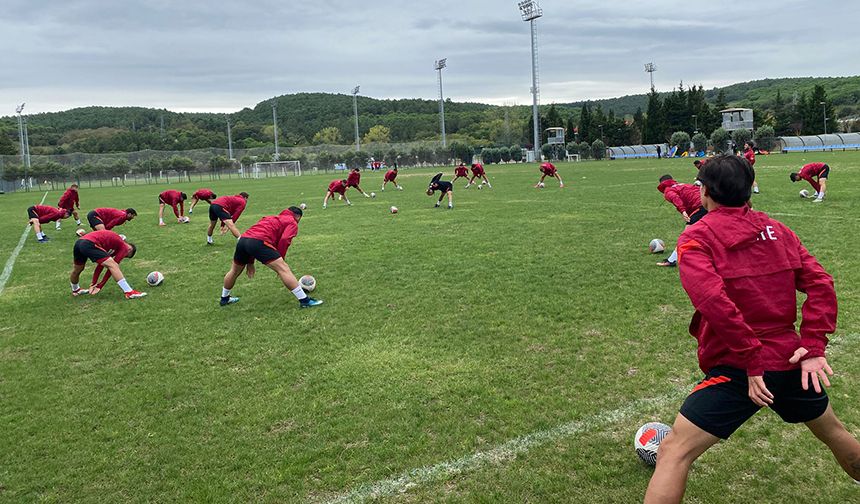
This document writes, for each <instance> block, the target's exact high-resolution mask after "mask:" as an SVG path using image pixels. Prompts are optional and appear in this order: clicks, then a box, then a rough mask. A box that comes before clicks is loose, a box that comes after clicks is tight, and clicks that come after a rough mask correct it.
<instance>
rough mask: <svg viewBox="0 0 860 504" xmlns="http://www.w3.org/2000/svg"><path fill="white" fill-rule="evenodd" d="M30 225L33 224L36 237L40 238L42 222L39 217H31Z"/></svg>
mask: <svg viewBox="0 0 860 504" xmlns="http://www.w3.org/2000/svg"><path fill="white" fill-rule="evenodd" d="M30 225H31V226H33V231H34V232H35V233H36V237H37V238H38V237H39V236H41V234H42V223H40V222H39V219H30Z"/></svg>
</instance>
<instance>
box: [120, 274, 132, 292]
mask: <svg viewBox="0 0 860 504" xmlns="http://www.w3.org/2000/svg"><path fill="white" fill-rule="evenodd" d="M116 284H117V285H119V288H120V289H122V291H123V292H125V293H126V294H128V293H129V292H131V291H133V290H134V289H132V288H131V285H129V284H128V281H127V280H126V279H125V278H123V279H121V280H119V281H118V282H117V283H116Z"/></svg>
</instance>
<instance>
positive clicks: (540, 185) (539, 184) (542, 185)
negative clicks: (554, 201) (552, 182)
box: [538, 182, 546, 189]
mask: <svg viewBox="0 0 860 504" xmlns="http://www.w3.org/2000/svg"><path fill="white" fill-rule="evenodd" d="M538 187H540V188H541V189H543V188H544V187H546V184H544V183H543V182H538Z"/></svg>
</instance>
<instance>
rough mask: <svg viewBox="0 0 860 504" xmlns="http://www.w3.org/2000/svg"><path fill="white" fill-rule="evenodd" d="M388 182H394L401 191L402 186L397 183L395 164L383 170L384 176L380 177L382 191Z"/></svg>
mask: <svg viewBox="0 0 860 504" xmlns="http://www.w3.org/2000/svg"><path fill="white" fill-rule="evenodd" d="M389 182H391V183H392V184H394V187H396V188H397V189H399V190H401V191H402V190H403V187H402V186H401V185H400V184H398V183H397V166H395V167H394V168H392V169H390V170H388V171H387V172H385V176H383V177H382V190H383V191H384V190H385V186H386V185H388V183H389Z"/></svg>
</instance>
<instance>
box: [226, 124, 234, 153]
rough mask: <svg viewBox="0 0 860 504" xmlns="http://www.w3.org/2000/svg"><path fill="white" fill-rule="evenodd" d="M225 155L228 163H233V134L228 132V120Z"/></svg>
mask: <svg viewBox="0 0 860 504" xmlns="http://www.w3.org/2000/svg"><path fill="white" fill-rule="evenodd" d="M227 153H228V157H229V159H230V161H233V132H232V131H230V119H227Z"/></svg>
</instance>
